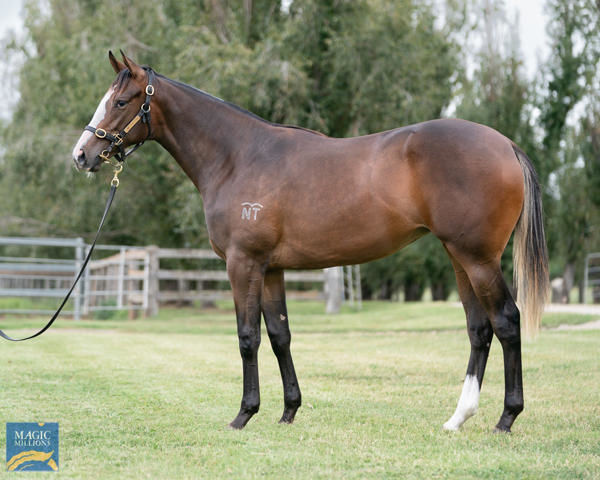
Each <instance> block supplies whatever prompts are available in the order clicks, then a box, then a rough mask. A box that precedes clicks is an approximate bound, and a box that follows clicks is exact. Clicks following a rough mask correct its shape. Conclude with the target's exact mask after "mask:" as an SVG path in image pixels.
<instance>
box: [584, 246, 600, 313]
mask: <svg viewBox="0 0 600 480" xmlns="http://www.w3.org/2000/svg"><path fill="white" fill-rule="evenodd" d="M588 288H591V290H592V303H600V253H590V254H589V255H587V256H586V257H585V270H584V274H583V296H584V298H583V303H585V302H586V298H585V297H586V295H587V293H588Z"/></svg>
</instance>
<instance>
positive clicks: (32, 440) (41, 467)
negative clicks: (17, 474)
mask: <svg viewBox="0 0 600 480" xmlns="http://www.w3.org/2000/svg"><path fill="white" fill-rule="evenodd" d="M6 468H7V470H8V471H9V472H12V471H27V472H32V471H37V472H39V471H50V472H52V471H54V472H56V471H57V470H58V423H7V424H6Z"/></svg>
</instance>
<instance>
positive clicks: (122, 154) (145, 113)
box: [85, 67, 154, 162]
mask: <svg viewBox="0 0 600 480" xmlns="http://www.w3.org/2000/svg"><path fill="white" fill-rule="evenodd" d="M144 70H146V72H147V73H148V85H146V90H145V93H146V99H145V100H144V103H143V104H142V106H141V107H140V111H139V112H138V114H137V115H136V116H135V117H134V118H133V120H131V122H129V123H128V124H127V125H126V126H125V128H124V129H123V130H121V131H120V132H118V133H110V132H107V131H106V130H104V129H103V128H96V127H92V126H91V125H88V126H86V127H85V130H87V131H89V132H92V133H93V134H94V135H96V137H98V138H101V139H106V140H108V141H109V142H110V145H109V146H108V148H107V149H105V150H102V153H101V154H100V158H101V159H102V160H104V161H105V162H108V161H109V160H108V159H109V158H110V155H111V153H113V150H114V149H115V148H116V149H117V151H116V153H114V156H115V158H116V159H117V160H118V161H119V162H122V161H124V160H125V159H126V158H127V157H128V156H129V155H131V154H132V153H133V152H135V151H136V150H137V149H138V148H140V147H141V146H142V145H143V144H144V142H145V141H146V140H148V139H149V138H150V137H151V136H152V125H151V124H150V100H151V99H152V95H154V85H153V84H152V82H153V80H154V71H153V70H152V69H151V68H149V67H144ZM140 120H141V121H142V123H145V124H146V126H147V127H148V133H147V134H146V138H144V140H142V141H141V142H139V143H136V144H135V145H134V146H133V148H130V149H129V150H127V151H125V149H124V148H123V140H124V139H125V136H126V135H127V134H128V133H129V132H130V131H131V129H132V128H133V127H135V125H137V123H138V122H139V121H140Z"/></svg>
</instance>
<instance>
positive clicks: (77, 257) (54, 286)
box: [0, 237, 360, 319]
mask: <svg viewBox="0 0 600 480" xmlns="http://www.w3.org/2000/svg"><path fill="white" fill-rule="evenodd" d="M0 246H12V247H15V246H18V247H33V248H34V250H35V247H44V248H56V247H61V248H70V249H73V252H72V254H71V256H72V259H65V258H51V257H48V258H47V257H44V258H41V257H39V256H37V257H36V256H35V255H30V256H8V255H7V256H2V257H0V297H28V298H30V299H38V301H37V303H40V302H39V299H40V298H62V297H64V296H65V295H66V293H67V291H68V289H69V288H70V285H71V283H72V281H73V279H74V276H75V275H76V274H77V272H78V271H79V269H80V267H81V262H82V260H83V258H84V257H85V254H86V253H87V251H88V249H89V245H86V244H85V243H84V242H83V240H82V239H81V238H77V239H52V238H24V237H0ZM96 250H98V251H99V252H101V253H100V255H103V254H104V255H106V254H107V253H108V255H106V256H104V258H100V259H95V260H92V261H90V263H89V264H88V268H87V270H86V272H85V273H84V276H83V278H82V280H81V281H80V283H79V285H78V286H77V287H76V289H75V291H74V292H73V296H72V300H71V301H70V304H71V305H72V309H71V310H67V311H65V313H66V314H71V315H73V316H74V317H75V319H79V318H80V317H81V315H89V314H90V313H92V312H96V311H107V310H128V311H129V312H130V314H131V315H134V314H135V313H136V312H137V311H143V312H144V314H145V315H147V316H152V315H156V314H157V313H158V310H159V307H160V305H164V304H169V303H174V304H177V305H186V304H191V303H193V302H197V301H202V302H214V301H216V300H218V299H223V298H231V290H230V287H229V282H228V277H227V272H226V271H225V269H224V262H223V261H222V260H221V259H220V258H219V257H218V256H217V255H216V254H215V253H214V252H213V251H212V250H202V249H167V248H158V247H156V246H150V247H131V246H114V245H97V246H96ZM112 252H116V253H112ZM34 254H35V252H34ZM62 254H63V256H65V255H64V254H65V252H62ZM194 262H195V263H200V265H193V264H194ZM327 278H333V279H334V282H338V283H337V285H338V287H337V288H333V289H331V288H324V287H325V285H326V284H329V285H331V284H332V282H331V281H327ZM285 281H286V284H287V290H288V291H287V297H288V298H290V299H295V298H302V299H321V300H323V299H325V300H327V302H328V305H329V304H330V303H331V301H332V299H333V300H335V301H336V302H337V304H338V309H339V304H340V303H341V301H342V300H343V299H344V298H347V299H348V301H349V302H350V304H351V305H353V306H358V307H359V308H360V270H359V267H358V266H351V267H346V268H345V270H344V269H342V267H336V268H333V269H326V270H317V271H288V272H286V274H285ZM323 290H325V291H323ZM328 311H336V310H335V309H330V308H328ZM0 313H13V314H14V313H27V314H29V313H37V314H51V313H53V310H49V309H43V308H31V307H27V308H20V309H16V308H4V309H0Z"/></svg>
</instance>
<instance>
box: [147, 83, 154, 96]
mask: <svg viewBox="0 0 600 480" xmlns="http://www.w3.org/2000/svg"><path fill="white" fill-rule="evenodd" d="M146 95H149V96H152V95H154V85H150V84H148V85H146Z"/></svg>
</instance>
